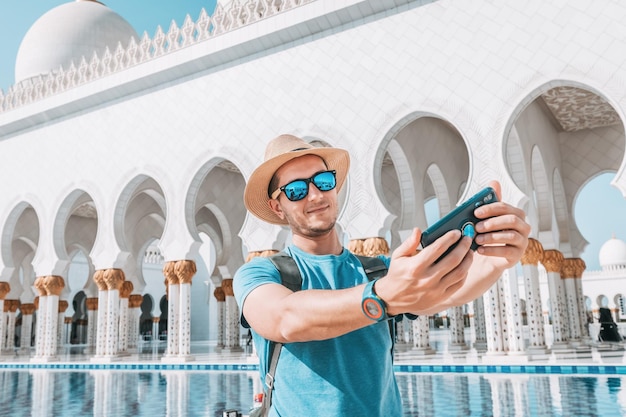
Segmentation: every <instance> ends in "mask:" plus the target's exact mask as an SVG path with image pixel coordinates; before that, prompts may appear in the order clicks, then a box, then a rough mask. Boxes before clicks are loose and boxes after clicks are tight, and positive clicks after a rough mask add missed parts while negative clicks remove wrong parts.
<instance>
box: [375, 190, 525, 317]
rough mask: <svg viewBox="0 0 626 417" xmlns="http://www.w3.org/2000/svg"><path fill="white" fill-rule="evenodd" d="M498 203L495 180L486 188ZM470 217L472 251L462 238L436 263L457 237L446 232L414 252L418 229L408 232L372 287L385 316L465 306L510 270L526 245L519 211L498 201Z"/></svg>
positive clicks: (456, 234) (465, 239)
mask: <svg viewBox="0 0 626 417" xmlns="http://www.w3.org/2000/svg"><path fill="white" fill-rule="evenodd" d="M489 185H490V186H491V187H493V188H494V190H495V191H496V194H497V195H498V199H499V200H501V187H500V183H498V182H497V181H492V182H491V183H490V184H489ZM474 214H475V215H476V217H478V218H480V219H484V220H482V221H480V222H478V223H477V224H476V232H477V233H478V235H477V236H476V243H478V244H479V245H481V246H479V247H478V249H477V253H474V252H472V251H471V250H470V245H471V238H469V237H463V238H462V239H461V241H460V242H459V244H458V245H457V246H456V247H455V248H454V249H453V250H452V251H451V252H450V253H449V254H447V255H446V256H445V257H444V258H442V259H441V260H439V261H438V262H437V263H435V261H437V259H439V257H440V256H441V255H443V254H444V253H445V251H446V250H447V249H448V248H449V247H450V246H451V245H453V244H454V243H456V242H457V241H458V239H459V238H461V232H460V231H459V230H452V231H450V232H448V233H446V234H445V235H443V236H442V237H441V238H439V239H437V240H436V241H435V242H433V243H432V244H431V245H429V246H428V247H427V248H426V249H424V250H422V251H421V252H419V253H417V248H418V246H419V242H420V237H421V231H420V230H419V229H417V228H416V229H414V231H413V233H412V234H411V236H410V237H409V238H408V239H407V240H405V241H404V242H403V243H402V244H401V245H400V246H399V247H398V248H397V249H396V250H395V251H394V252H393V254H392V256H391V264H390V267H389V272H388V274H387V276H386V277H384V278H382V279H381V280H380V281H379V282H377V284H376V292H377V294H378V295H379V296H380V297H381V298H382V299H383V300H385V302H386V303H387V310H388V313H389V314H392V315H393V314H399V313H406V312H409V313H413V314H434V313H436V312H439V311H442V310H445V309H447V308H450V307H453V306H459V305H463V304H465V303H468V302H470V301H472V300H474V299H476V298H477V297H479V296H480V295H482V294H483V293H484V292H485V291H487V290H488V289H489V288H490V287H491V286H492V285H493V284H494V283H495V282H496V281H497V280H498V278H499V277H500V275H501V274H502V272H504V270H506V269H507V268H511V267H513V266H514V265H515V264H516V263H517V262H518V261H519V260H520V259H521V257H522V255H523V254H524V251H525V250H526V246H527V245H528V235H529V233H530V226H529V225H528V223H526V221H525V213H524V211H523V210H521V209H518V208H516V207H513V206H511V205H509V204H507V203H504V202H502V201H500V202H496V203H492V204H486V205H483V206H481V207H479V208H478V209H476V211H475V213H474Z"/></svg>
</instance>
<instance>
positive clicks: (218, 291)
mask: <svg viewBox="0 0 626 417" xmlns="http://www.w3.org/2000/svg"><path fill="white" fill-rule="evenodd" d="M213 296H214V297H215V299H216V300H217V301H218V302H220V303H223V302H224V301H226V294H225V293H224V289H223V288H222V287H217V288H215V291H213Z"/></svg>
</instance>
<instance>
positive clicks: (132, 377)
mask: <svg viewBox="0 0 626 417" xmlns="http://www.w3.org/2000/svg"><path fill="white" fill-rule="evenodd" d="M257 375H258V374H257V372H256V371H254V372H245V371H232V372H231V371H228V372H222V371H198V372H195V371H179V370H172V371H170V370H168V371H116V370H90V371H62V370H50V369H30V370H0V415H2V416H13V417H17V416H35V417H38V416H42V417H43V416H46V417H47V416H72V417H77V416H107V417H109V416H150V417H153V416H168V417H170V416H180V417H183V416H208V417H221V416H222V412H223V411H224V410H226V409H229V410H238V411H240V412H244V413H247V412H248V410H249V407H250V405H251V402H252V398H253V394H254V392H256V391H258V389H259V388H258V387H259V383H258V377H257ZM397 377H398V384H399V387H400V391H401V394H402V399H403V403H404V413H403V416H427V417H430V416H454V417H456V416H567V417H570V416H585V417H586V416H602V417H611V416H624V415H626V390H625V389H624V387H625V385H626V376H622V375H536V374H459V373H433V374H428V373H403V372H402V373H398V374H397Z"/></svg>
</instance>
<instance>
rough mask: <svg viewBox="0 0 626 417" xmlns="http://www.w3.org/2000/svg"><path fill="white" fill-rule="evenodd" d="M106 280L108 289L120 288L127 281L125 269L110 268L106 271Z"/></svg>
mask: <svg viewBox="0 0 626 417" xmlns="http://www.w3.org/2000/svg"><path fill="white" fill-rule="evenodd" d="M104 281H105V282H106V285H107V289H108V290H109V291H111V290H118V291H119V290H120V288H121V286H122V284H123V283H124V281H125V277H124V271H122V270H121V269H119V268H109V269H105V271H104Z"/></svg>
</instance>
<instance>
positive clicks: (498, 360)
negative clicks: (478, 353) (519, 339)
mask: <svg viewBox="0 0 626 417" xmlns="http://www.w3.org/2000/svg"><path fill="white" fill-rule="evenodd" d="M503 356H506V361H502V357H503ZM481 359H482V363H493V364H498V365H500V364H502V363H506V364H507V365H508V364H517V363H528V362H530V357H529V356H528V355H527V354H526V353H525V352H521V353H520V352H515V353H514V354H512V355H510V354H508V353H504V354H502V355H486V356H482V357H481Z"/></svg>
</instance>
